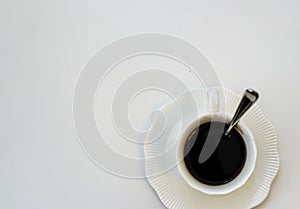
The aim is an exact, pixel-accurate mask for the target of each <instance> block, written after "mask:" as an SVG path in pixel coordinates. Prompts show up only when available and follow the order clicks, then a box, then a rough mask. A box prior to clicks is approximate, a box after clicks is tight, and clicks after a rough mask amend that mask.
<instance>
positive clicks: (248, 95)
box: [225, 89, 259, 136]
mask: <svg viewBox="0 0 300 209" xmlns="http://www.w3.org/2000/svg"><path fill="white" fill-rule="evenodd" d="M258 98H259V94H258V92H257V91H255V90H253V89H246V90H245V92H244V95H243V97H242V100H241V101H240V104H239V106H238V107H237V109H236V111H235V113H234V116H233V118H232V119H231V121H230V123H229V127H228V129H227V130H226V132H225V136H227V135H228V134H229V133H230V131H231V129H232V128H233V127H234V126H235V125H236V124H237V123H238V122H239V120H240V119H241V117H242V116H243V115H244V114H245V112H247V110H249V108H250V107H251V106H252V105H253V104H254V103H255V102H256V101H257V100H258Z"/></svg>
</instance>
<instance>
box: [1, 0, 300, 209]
mask: <svg viewBox="0 0 300 209" xmlns="http://www.w3.org/2000/svg"><path fill="white" fill-rule="evenodd" d="M299 10H300V3H299V1H297V0H294V1H292V0H288V1H279V0H275V1H261V0H255V1H233V0H231V1H214V0H213V1H196V0H194V1H174V0H172V1H169V0H167V1H161V0H151V1H145V0H143V1H133V0H122V1H121V0H120V1H115V0H111V1H96V0H94V1H92V0H86V1H83V0H82V1H71V0H52V1H45V0H43V1H40V0H27V1H22V0H10V1H9V0H6V1H4V0H1V1H0V107H1V108H0V127H1V128H0V208H3V209H17V208H22V209H24V208H26V209H32V208H43V209H45V208H49V209H52V208H58V209H60V208H63V209H66V208H70V209H71V208H72V209H76V208H78V209H82V208H89V209H96V208H97V209H98V208H164V206H163V205H162V204H161V202H160V201H159V199H158V197H157V196H156V194H155V192H153V190H152V189H151V188H150V186H149V185H148V183H147V182H146V181H145V180H128V179H123V178H119V177H116V176H112V175H110V174H108V173H106V172H104V171H102V170H101V169H99V168H98V167H96V166H95V165H94V164H93V163H92V162H91V161H89V159H88V158H87V157H86V155H85V154H84V152H83V151H82V149H81V147H80V145H79V143H78V141H77V139H76V137H75V130H74V127H73V119H72V108H71V107H72V97H73V92H74V87H75V85H76V80H77V79H78V76H79V74H80V72H81V70H82V68H83V67H84V65H85V64H86V62H87V61H88V60H89V58H90V57H91V56H92V55H94V54H95V52H97V51H98V50H99V49H101V48H102V47H103V46H105V45H107V44H109V43H110V42H111V41H113V40H115V39H118V38H121V37H123V36H127V35H130V34H132V33H140V32H158V33H167V34H171V35H175V36H177V37H180V38H182V39H185V40H187V41H189V42H191V43H192V44H194V45H195V46H196V47H198V48H199V49H201V51H202V52H204V54H205V55H207V56H208V57H209V59H210V61H211V62H212V64H213V65H214V66H215V69H216V72H217V74H218V75H219V78H220V80H221V81H222V83H223V85H224V86H225V87H227V88H230V89H232V90H234V91H236V92H241V91H242V90H243V89H245V88H246V87H254V88H256V89H257V90H259V91H260V92H261V95H262V96H261V99H260V101H259V104H260V106H261V108H262V110H263V112H264V113H265V115H266V116H267V118H268V119H269V120H270V121H271V122H272V123H273V125H274V126H275V128H276V130H277V133H278V139H279V154H280V161H281V162H280V163H281V164H280V171H279V175H278V176H277V178H276V180H275V182H274V184H273V186H272V188H271V192H270V194H269V196H268V198H267V199H266V201H265V202H264V203H263V204H262V205H260V206H259V207H257V208H272V209H274V208H278V209H279V208H296V207H297V204H298V201H299V198H298V197H299V195H298V194H299V191H298V189H299V186H300V178H299V176H300V167H299V165H298V164H299V161H300V155H299V147H300V140H299V136H298V131H299V128H300V127H299V117H300V111H299V108H300V99H299V89H300V82H299V68H300V59H299V55H300V53H299V52H300V39H299V37H300V13H299Z"/></svg>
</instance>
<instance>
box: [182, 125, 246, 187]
mask: <svg viewBox="0 0 300 209" xmlns="http://www.w3.org/2000/svg"><path fill="white" fill-rule="evenodd" d="M227 127H228V124H224V123H222V122H208V123H204V124H202V125H200V126H199V127H198V128H196V129H195V130H194V131H192V133H191V134H190V136H189V137H188V139H187V141H186V143H185V147H184V154H185V157H184V162H185V165H186V167H187V169H188V171H189V172H190V174H191V175H192V176H193V177H194V178H195V179H197V180H198V181H200V182H202V183H204V184H208V185H222V184H226V183H228V182H230V181H232V180H233V179H234V178H235V177H237V176H238V175H239V173H240V172H241V170H242V169H243V167H244V164H245V161H246V155H247V151H246V145H245V142H244V139H243V137H242V135H241V134H240V132H239V131H238V130H237V129H236V128H233V129H232V131H231V132H230V135H229V136H225V135H224V134H222V133H224V130H227ZM213 137H221V140H220V142H219V144H218V146H217V148H216V149H215V151H214V152H213V154H212V155H211V156H210V157H209V158H208V159H207V160H206V161H205V162H203V163H199V161H198V159H199V155H200V152H201V151H202V148H203V145H204V144H205V141H206V140H213ZM208 143H209V141H208Z"/></svg>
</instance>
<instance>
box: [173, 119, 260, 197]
mask: <svg viewBox="0 0 300 209" xmlns="http://www.w3.org/2000/svg"><path fill="white" fill-rule="evenodd" d="M231 118H232V116H231V117H230V116H228V115H224V114H220V113H211V114H206V115H204V116H202V117H200V118H199V119H197V120H195V121H192V122H191V123H190V124H189V125H188V126H187V128H185V130H184V131H183V133H182V134H181V137H180V139H179V143H178V148H177V153H176V154H177V156H176V157H177V162H179V164H178V169H179V172H180V174H181V175H182V177H183V179H184V180H185V181H186V182H187V184H188V185H190V186H191V187H192V188H194V189H196V190H198V191H200V192H203V193H206V194H209V195H224V194H228V193H230V192H233V191H235V190H237V189H238V188H240V187H241V186H243V185H244V184H245V183H246V181H247V180H248V178H249V177H250V176H251V174H252V172H253V170H254V167H255V161H256V156H257V150H256V145H255V141H254V138H253V135H252V134H251V131H250V130H249V129H248V128H247V126H246V125H245V124H244V123H243V122H242V121H240V122H239V123H238V124H237V125H236V128H237V130H238V131H239V132H240V133H241V135H242V137H243V140H244V142H245V146H246V151H247V154H246V161H245V164H244V167H243V168H242V170H241V172H240V173H239V174H238V176H237V177H235V178H234V179H233V180H232V181H230V182H228V183H226V184H223V185H218V186H214V185H207V184H204V183H202V182H200V181H198V180H197V179H195V178H194V177H193V176H192V175H191V174H190V172H189V171H188V169H187V168H186V165H185V162H184V160H183V159H184V146H185V142H186V140H187V139H188V137H189V136H190V134H191V133H192V131H193V130H194V129H195V128H197V127H199V125H201V124H204V123H207V122H213V121H220V122H225V123H227V122H229V121H230V119H231Z"/></svg>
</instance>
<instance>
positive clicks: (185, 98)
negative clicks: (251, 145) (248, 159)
mask: <svg viewBox="0 0 300 209" xmlns="http://www.w3.org/2000/svg"><path fill="white" fill-rule="evenodd" d="M218 91H219V92H220V93H223V94H224V102H225V106H224V107H225V109H224V113H225V114H228V115H232V114H233V113H234V111H235V108H236V106H237V104H238V103H239V101H240V99H241V96H239V95H238V94H236V93H234V92H232V91H231V90H228V89H218ZM209 104H211V103H209V102H208V92H207V90H193V91H191V92H187V93H185V94H183V95H181V96H180V97H178V98H177V99H176V100H175V101H172V102H170V103H169V104H167V105H165V106H163V107H162V108H161V112H158V113H157V115H156V116H155V118H154V120H153V123H152V126H151V128H150V130H149V132H148V134H147V136H146V138H145V145H144V153H145V171H146V175H147V179H148V181H149V183H150V185H151V186H152V187H153V189H154V190H155V191H156V192H157V194H158V196H159V198H160V199H161V201H162V203H163V204H164V205H165V206H166V207H167V208H171V209H173V208H174V209H175V208H182V209H187V208H190V209H193V208H205V209H210V208H211V209H216V208H217V209H219V208H222V209H226V208H228V209H234V208H239V209H241V208H253V207H255V206H257V205H258V204H260V203H261V202H262V201H263V200H264V199H265V198H266V197H267V195H268V193H269V190H270V187H271V183H272V181H273V179H274V178H275V176H276V174H277V172H278V168H279V156H278V152H277V137H276V133H275V130H274V128H273V126H272V124H271V123H270V122H269V121H268V120H267V119H266V118H265V117H264V115H263V114H262V112H261V110H260V108H259V107H258V106H257V105H254V106H253V107H252V108H251V109H250V110H249V112H248V113H247V114H246V115H245V117H244V118H242V120H241V121H242V122H243V123H244V124H245V125H246V126H247V127H248V128H249V130H250V131H251V132H252V134H253V137H254V140H255V143H256V147H257V159H256V164H255V168H254V171H253V173H252V175H251V176H250V177H249V179H248V180H247V181H246V183H245V184H244V185H243V186H242V187H240V188H239V189H237V190H235V191H233V192H231V193H229V194H226V195H208V194H204V193H202V192H199V191H198V190H195V189H193V188H192V187H190V186H189V185H188V184H187V183H186V181H185V180H184V179H183V177H182V176H181V175H180V173H179V170H178V167H177V165H178V163H179V162H177V161H176V148H177V142H178V139H179V138H180V135H181V133H182V131H183V130H184V128H185V127H186V126H187V125H188V124H189V123H190V121H193V120H195V119H196V118H200V117H201V116H202V115H204V114H206V113H207V111H208V110H209V108H210V105H209ZM193 105H194V106H193ZM195 107H196V108H195ZM161 127H164V128H165V129H164V130H163V131H162V128H161Z"/></svg>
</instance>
